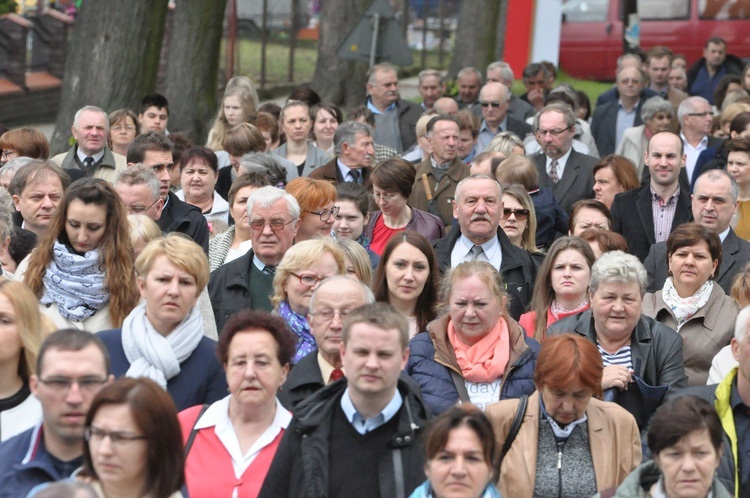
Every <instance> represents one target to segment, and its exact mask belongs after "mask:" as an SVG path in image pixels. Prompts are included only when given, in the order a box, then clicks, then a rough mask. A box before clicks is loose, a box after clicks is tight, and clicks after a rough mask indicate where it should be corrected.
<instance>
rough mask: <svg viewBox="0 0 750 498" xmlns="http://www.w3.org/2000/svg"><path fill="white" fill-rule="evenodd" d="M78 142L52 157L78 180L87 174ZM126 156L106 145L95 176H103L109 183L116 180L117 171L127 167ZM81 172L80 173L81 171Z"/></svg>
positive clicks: (72, 178)
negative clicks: (79, 156)
mask: <svg viewBox="0 0 750 498" xmlns="http://www.w3.org/2000/svg"><path fill="white" fill-rule="evenodd" d="M77 154H78V144H77V143H76V144H74V145H73V147H71V148H70V149H69V150H68V152H63V153H62V154H58V155H56V156H55V157H53V158H52V161H54V162H56V163H57V164H59V165H60V167H61V168H62V169H64V170H65V171H66V173H68V174H71V173H72V175H71V180H77V179H78V178H82V177H84V176H86V172H85V170H84V169H83V165H82V164H81V163H80V162H79V161H78V155H77ZM127 166H128V165H127V162H126V161H125V156H122V155H120V154H117V153H116V152H112V151H111V150H110V149H109V147H104V156H103V157H102V159H101V162H100V163H99V165H98V166H97V167H96V170H95V171H94V178H101V179H102V180H105V181H107V182H109V183H113V182H114V181H115V177H116V176H117V173H118V172H119V171H120V170H122V169H125V168H127ZM79 172H80V173H79Z"/></svg>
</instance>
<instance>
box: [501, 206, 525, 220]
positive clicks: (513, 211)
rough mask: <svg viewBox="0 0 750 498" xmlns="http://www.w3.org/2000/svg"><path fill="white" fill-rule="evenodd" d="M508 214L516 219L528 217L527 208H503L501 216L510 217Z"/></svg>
mask: <svg viewBox="0 0 750 498" xmlns="http://www.w3.org/2000/svg"><path fill="white" fill-rule="evenodd" d="M510 215H514V216H515V217H516V219H517V220H526V219H528V217H529V210H528V209H510V208H503V218H510Z"/></svg>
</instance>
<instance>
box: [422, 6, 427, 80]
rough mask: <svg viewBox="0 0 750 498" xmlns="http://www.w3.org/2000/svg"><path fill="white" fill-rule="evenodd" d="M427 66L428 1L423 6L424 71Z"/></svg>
mask: <svg viewBox="0 0 750 498" xmlns="http://www.w3.org/2000/svg"><path fill="white" fill-rule="evenodd" d="M426 64H427V0H424V3H423V4H422V69H424V68H425V66H426Z"/></svg>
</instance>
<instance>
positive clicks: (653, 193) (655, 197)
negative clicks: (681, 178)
mask: <svg viewBox="0 0 750 498" xmlns="http://www.w3.org/2000/svg"><path fill="white" fill-rule="evenodd" d="M648 188H649V189H650V190H651V201H652V202H653V201H655V200H659V201H661V202H663V203H665V204H668V203H669V202H671V201H672V200H673V199H674V200H675V202H676V199H677V198H678V197H679V196H680V184H679V183H678V184H677V190H675V191H674V194H672V195H671V196H670V197H669V199H662V198H661V197H659V194H657V193H656V190H654V186H653V185H651V184H649V186H648Z"/></svg>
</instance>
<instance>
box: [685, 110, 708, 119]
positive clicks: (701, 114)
mask: <svg viewBox="0 0 750 498" xmlns="http://www.w3.org/2000/svg"><path fill="white" fill-rule="evenodd" d="M713 115H714V113H713V112H711V111H705V112H689V113H688V116H696V117H701V118H704V117H706V116H713Z"/></svg>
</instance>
